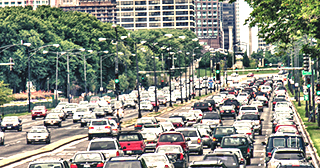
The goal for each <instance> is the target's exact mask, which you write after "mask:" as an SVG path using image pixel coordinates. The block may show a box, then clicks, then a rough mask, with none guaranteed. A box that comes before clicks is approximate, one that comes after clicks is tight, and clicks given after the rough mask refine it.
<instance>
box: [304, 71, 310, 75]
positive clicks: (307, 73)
mask: <svg viewBox="0 0 320 168" xmlns="http://www.w3.org/2000/svg"><path fill="white" fill-rule="evenodd" d="M302 75H311V72H309V71H304V70H302Z"/></svg>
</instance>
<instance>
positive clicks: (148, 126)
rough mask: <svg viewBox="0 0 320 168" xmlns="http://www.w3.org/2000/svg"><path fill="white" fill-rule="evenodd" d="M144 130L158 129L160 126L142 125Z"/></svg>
mask: <svg viewBox="0 0 320 168" xmlns="http://www.w3.org/2000/svg"><path fill="white" fill-rule="evenodd" d="M143 127H144V128H160V125H148V124H147V125H144V126H143Z"/></svg>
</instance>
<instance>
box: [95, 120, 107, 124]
mask: <svg viewBox="0 0 320 168" xmlns="http://www.w3.org/2000/svg"><path fill="white" fill-rule="evenodd" d="M107 124H108V122H107V121H105V120H102V121H92V122H91V125H107Z"/></svg>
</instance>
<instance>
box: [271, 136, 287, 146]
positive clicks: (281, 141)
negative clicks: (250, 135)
mask: <svg viewBox="0 0 320 168" xmlns="http://www.w3.org/2000/svg"><path fill="white" fill-rule="evenodd" d="M273 147H285V139H284V138H274V139H273Z"/></svg>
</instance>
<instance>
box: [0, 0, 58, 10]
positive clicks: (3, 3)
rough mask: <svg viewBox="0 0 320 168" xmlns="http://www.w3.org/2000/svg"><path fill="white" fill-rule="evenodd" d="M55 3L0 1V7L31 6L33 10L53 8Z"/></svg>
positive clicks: (18, 0)
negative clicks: (48, 6) (43, 6)
mask: <svg viewBox="0 0 320 168" xmlns="http://www.w3.org/2000/svg"><path fill="white" fill-rule="evenodd" d="M56 4H57V3H56V1H55V0H52V1H50V0H0V7H3V8H4V7H12V6H23V7H25V6H32V7H33V8H34V9H36V8H37V6H41V5H50V6H55V5H56Z"/></svg>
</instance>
